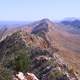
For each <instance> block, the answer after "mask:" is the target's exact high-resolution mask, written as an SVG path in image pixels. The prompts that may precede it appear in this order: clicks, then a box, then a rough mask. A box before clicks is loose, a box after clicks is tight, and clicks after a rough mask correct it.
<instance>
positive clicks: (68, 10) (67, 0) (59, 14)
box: [0, 0, 80, 21]
mask: <svg viewBox="0 0 80 80" xmlns="http://www.w3.org/2000/svg"><path fill="white" fill-rule="evenodd" d="M65 17H77V18H80V0H0V20H21V21H22V20H26V21H30V20H31V21H32V20H38V19H41V18H49V19H52V20H60V19H63V18H65Z"/></svg>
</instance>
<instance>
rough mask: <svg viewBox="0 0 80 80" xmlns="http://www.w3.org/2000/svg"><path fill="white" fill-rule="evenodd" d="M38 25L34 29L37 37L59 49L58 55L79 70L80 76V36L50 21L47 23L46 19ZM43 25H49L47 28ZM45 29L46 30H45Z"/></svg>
mask: <svg viewBox="0 0 80 80" xmlns="http://www.w3.org/2000/svg"><path fill="white" fill-rule="evenodd" d="M37 24H38V25H37V26H35V28H33V31H32V33H34V34H35V33H36V35H39V36H41V37H43V38H44V39H45V40H47V41H48V42H49V44H50V47H55V48H58V49H59V52H58V54H59V55H61V56H62V57H63V58H64V60H65V61H66V62H67V63H68V64H70V65H73V68H74V69H75V70H76V69H77V71H78V73H79V74H80V62H79V61H80V42H79V41H80V36H79V35H77V34H72V33H70V32H68V31H66V30H65V29H64V28H63V27H62V26H61V25H58V24H55V23H52V22H51V21H49V20H47V21H46V19H44V23H43V20H41V21H40V22H39V23H37ZM40 24H41V26H40ZM42 24H47V26H46V27H45V25H42ZM36 27H37V28H36ZM44 27H45V28H46V29H45V30H44ZM42 31H43V32H42ZM44 35H45V36H44Z"/></svg>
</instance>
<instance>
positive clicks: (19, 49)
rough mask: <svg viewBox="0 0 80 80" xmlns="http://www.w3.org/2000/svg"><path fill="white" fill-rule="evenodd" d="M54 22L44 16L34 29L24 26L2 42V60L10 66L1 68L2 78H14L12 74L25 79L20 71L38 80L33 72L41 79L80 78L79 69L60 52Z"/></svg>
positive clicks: (0, 76) (0, 56) (0, 44)
mask: <svg viewBox="0 0 80 80" xmlns="http://www.w3.org/2000/svg"><path fill="white" fill-rule="evenodd" d="M53 25H54V24H52V22H50V21H49V20H47V21H46V20H42V21H40V23H39V25H37V26H38V27H35V28H34V29H33V30H32V33H28V32H27V31H26V30H23V29H22V30H19V31H16V32H15V33H13V34H12V35H10V36H7V37H6V38H5V39H4V40H3V41H1V42H0V64H1V68H4V70H6V72H5V73H4V74H2V73H3V72H4V70H2V71H1V70H0V71H1V72H0V78H1V80H11V79H10V78H11V76H12V75H13V77H12V78H13V79H14V78H16V79H15V80H23V79H22V78H21V77H20V76H19V75H22V76H23V77H24V78H25V79H24V80H34V79H33V76H32V77H31V74H33V75H35V76H36V78H37V79H39V80H79V79H78V76H77V73H76V72H75V71H74V70H73V69H72V68H70V67H69V66H68V64H67V63H66V62H65V61H64V59H63V58H62V57H61V56H60V55H58V54H57V53H58V52H59V49H58V48H57V47H56V46H55V44H54V40H53V37H51V35H52V33H53V30H54V28H55V26H54V27H52V26H53ZM50 33H51V34H50ZM17 72H23V73H20V74H18V73H17ZM26 73H28V74H27V75H26ZM16 75H17V76H16ZM6 76H9V77H10V78H8V79H6ZM3 77H4V78H3ZM19 78H20V79H19ZM31 78H32V79H31ZM37 79H35V80H37Z"/></svg>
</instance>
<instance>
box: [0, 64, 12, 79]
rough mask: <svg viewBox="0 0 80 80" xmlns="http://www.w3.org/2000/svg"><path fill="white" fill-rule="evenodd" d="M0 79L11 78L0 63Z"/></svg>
mask: <svg viewBox="0 0 80 80" xmlns="http://www.w3.org/2000/svg"><path fill="white" fill-rule="evenodd" d="M0 80H11V74H10V72H9V71H8V70H7V69H5V68H4V67H3V66H2V65H0Z"/></svg>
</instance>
